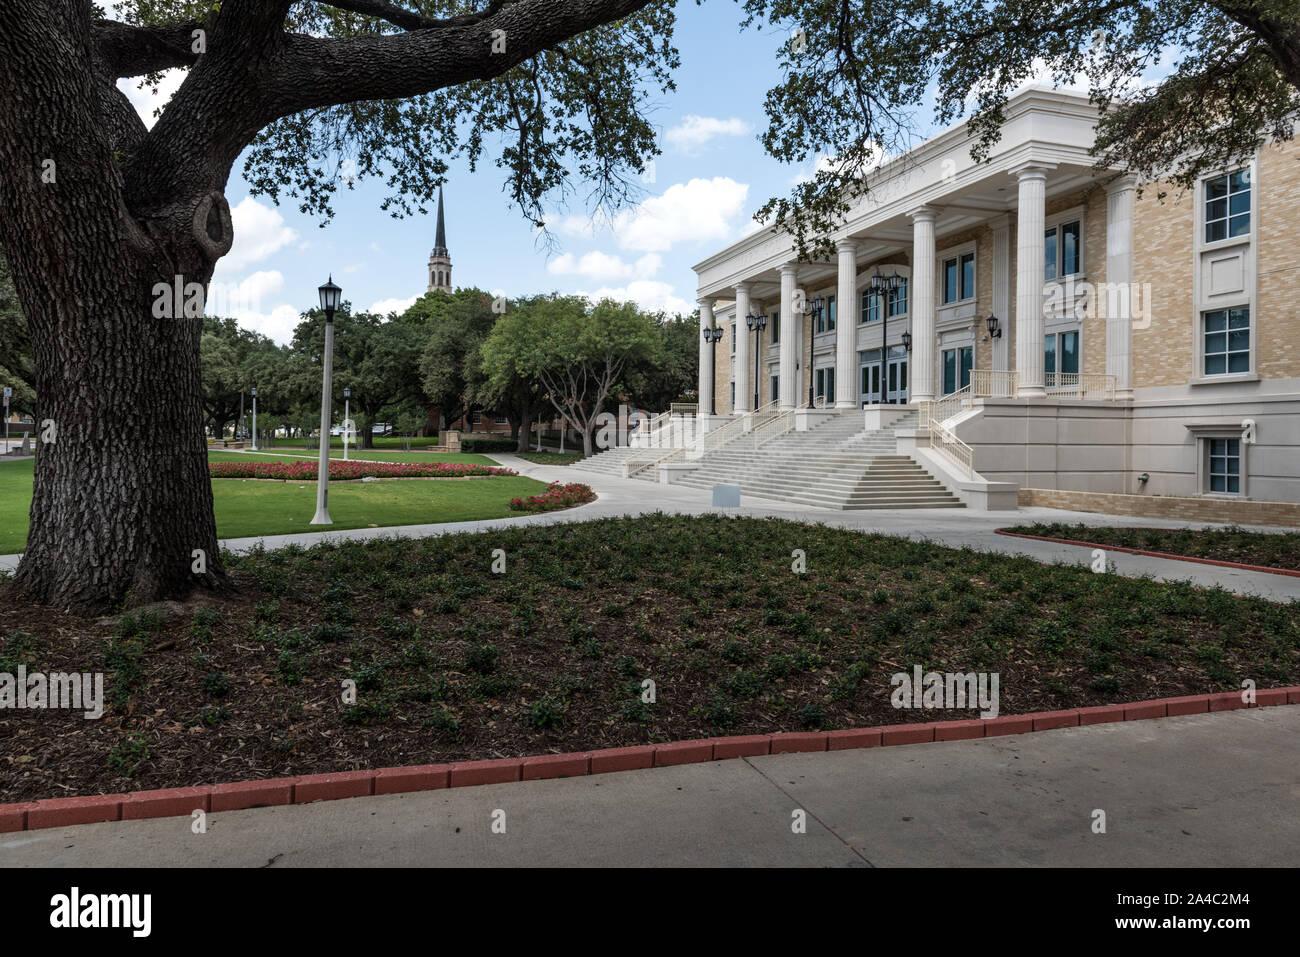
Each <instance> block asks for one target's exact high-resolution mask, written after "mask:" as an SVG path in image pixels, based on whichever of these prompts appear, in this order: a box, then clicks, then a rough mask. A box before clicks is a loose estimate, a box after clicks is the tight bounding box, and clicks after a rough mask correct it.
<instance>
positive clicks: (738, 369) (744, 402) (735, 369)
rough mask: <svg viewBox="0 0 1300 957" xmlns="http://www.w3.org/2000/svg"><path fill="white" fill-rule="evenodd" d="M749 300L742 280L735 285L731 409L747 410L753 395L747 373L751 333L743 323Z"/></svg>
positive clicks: (750, 364) (746, 286)
mask: <svg viewBox="0 0 1300 957" xmlns="http://www.w3.org/2000/svg"><path fill="white" fill-rule="evenodd" d="M751 311H752V310H751V308H750V302H749V283H747V282H742V283H737V285H736V314H735V323H736V360H735V363H734V364H733V366H732V373H733V377H734V381H735V383H736V403H735V408H734V410H733V411H736V412H749V411H752V410H751V409H750V407H749V406H750V400H751V399H752V398H753V395H754V388H753V386H751V385H750V382H749V375H750V372H751V371H752V370H751V369H750V367H751V366H752V365H753V364H754V363H753V360H752V359H751V358H750V357H749V343H750V340H751V339H752V338H753V335H754V334H753V333H752V332H750V331H749V326H748V325H746V324H745V317H746V316H748V315H749V314H750V312H751Z"/></svg>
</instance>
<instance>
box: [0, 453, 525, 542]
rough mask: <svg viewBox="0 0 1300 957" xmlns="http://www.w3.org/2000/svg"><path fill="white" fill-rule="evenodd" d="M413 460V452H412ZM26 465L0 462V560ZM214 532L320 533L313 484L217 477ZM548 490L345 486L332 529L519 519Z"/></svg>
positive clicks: (334, 500) (487, 485)
mask: <svg viewBox="0 0 1300 957" xmlns="http://www.w3.org/2000/svg"><path fill="white" fill-rule="evenodd" d="M411 454H412V455H414V453H411ZM210 455H211V458H212V459H213V460H224V461H248V460H249V459H250V458H251V459H264V460H265V461H271V458H270V457H269V456H248V455H242V454H241V453H238V452H213V453H210ZM394 455H397V456H400V455H402V453H387V454H386V455H385V457H386V458H390V459H391V460H393V461H430V460H443V461H450V462H473V463H478V464H487V465H494V464H496V463H494V462H493V461H492V460H491V459H489V458H486V457H485V456H482V455H444V456H424V457H422V458H420V459H410V458H406V457H404V456H403V457H402V458H392V457H393V456H394ZM32 462H33V460H32V459H26V460H19V461H12V462H0V555H8V554H12V553H14V552H20V551H22V549H23V547H24V545H25V544H26V541H27V524H28V523H27V515H28V511H29V510H30V508H31V502H32ZM212 488H213V500H214V508H215V510H216V516H217V534H218V535H219V536H220V537H222V538H246V537H250V536H254V535H284V534H288V533H291V532H306V531H320V530H321V529H320V528H318V527H315V526H312V525H310V524H309V523H310V522H311V518H312V515H313V514H314V513H315V510H316V485H315V483H314V482H311V483H305V484H301V485H299V484H295V483H291V482H258V481H244V480H240V479H217V480H216V481H215V482H214V483H213V487H212ZM545 488H546V485H545V483H543V482H538V481H535V480H533V479H527V478H522V477H518V476H515V477H508V478H482V479H468V480H460V479H429V480H410V481H402V482H344V483H335V484H333V485H332V486H331V487H330V496H329V509H330V518H332V519H333V520H334V524H333V525H332V526H330V527H331V528H366V527H368V526H379V527H384V526H390V525H424V524H431V523H434V522H467V521H474V520H477V519H484V518H503V517H505V516H507V515H517V514H518V513H517V512H511V511H509V510H508V509H507V508H506V504H507V503H508V502H509V501H510V499H512V498H523V497H526V496H528V495H537V494H539V493H540V492H542V491H543V490H545Z"/></svg>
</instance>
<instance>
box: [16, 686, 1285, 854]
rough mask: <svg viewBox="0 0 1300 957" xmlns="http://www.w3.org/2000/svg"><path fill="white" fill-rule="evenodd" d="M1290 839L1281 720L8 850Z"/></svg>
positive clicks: (470, 849) (1029, 850)
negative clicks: (1099, 814)
mask: <svg viewBox="0 0 1300 957" xmlns="http://www.w3.org/2000/svg"><path fill="white" fill-rule="evenodd" d="M1096 810H1102V811H1104V812H1105V814H1106V833H1104V834H1096V833H1093V830H1092V825H1093V820H1094V811H1096ZM796 811H803V812H805V813H806V816H807V817H806V820H807V830H806V833H803V834H797V833H794V832H793V830H792V827H791V823H792V820H793V817H792V815H793V814H794V813H795V812H796ZM494 812H504V815H505V825H506V829H505V833H504V834H500V833H494V832H493V830H492V823H493V814H494ZM499 817H500V815H498V819H499ZM1297 847H1300V707H1295V706H1285V707H1270V708H1252V709H1249V710H1239V711H1230V712H1219V713H1214V714H1204V715H1192V716H1187V717H1179V718H1163V719H1159V720H1150V721H1125V722H1121V723H1116V724H1103V725H1093V726H1089V727H1082V728H1065V729H1061V730H1057V731H1041V732H1035V733H1033V734H1025V735H1015V736H1010V737H1005V738H985V739H980V740H973V741H956V742H948V743H943V744H920V745H910V746H897V747H888V748H869V749H866V750H860V751H833V752H827V753H820V754H790V755H776V756H766V757H759V758H747V759H743V760H734V761H717V762H712V763H708V764H693V765H685V766H681V767H673V768H658V769H653V770H647V771H629V772H624V773H620V774H601V775H595V776H592V777H584V778H572V779H561V780H549V781H531V782H526V783H517V784H500V785H491V786H485V787H471V788H457V789H453V790H444V791H427V792H422V793H417V794H406V795H392V796H385V797H371V798H357V799H352V800H342V801H329V802H324V803H319V804H310V805H299V806H290V807H277V808H260V809H255V810H250V811H239V812H231V813H225V814H213V815H209V817H208V832H207V833H206V834H193V833H191V829H190V819H189V818H162V819H155V820H149V821H125V822H116V823H110V824H93V825H84V826H80V827H70V828H57V829H51V830H47V831H30V832H22V833H18V834H11V835H4V836H3V837H2V839H0V865H2V866H8V867H47V866H59V867H67V866H79V867H86V866H96V867H140V866H144V867H152V866H214V865H220V866H235V867H267V866H272V867H295V866H309V867H348V866H357V867H363V866H389V867H393V866H397V867H428V866H440V865H450V866H467V865H468V866H474V865H488V866H543V865H545V866H563V865H598V866H637V865H675V866H845V867H864V866H876V867H897V866H928V867H937V866H959V867H960V866H974V865H1003V866H1043V865H1054V866H1068V867H1096V866H1117V867H1133V866H1146V867H1186V866H1238V867H1269V866H1293V865H1294V864H1295V853H1296V848H1297Z"/></svg>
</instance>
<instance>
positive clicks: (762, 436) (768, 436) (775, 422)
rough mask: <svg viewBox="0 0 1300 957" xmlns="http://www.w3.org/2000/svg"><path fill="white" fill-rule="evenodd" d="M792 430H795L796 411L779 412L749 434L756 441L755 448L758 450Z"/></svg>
mask: <svg viewBox="0 0 1300 957" xmlns="http://www.w3.org/2000/svg"><path fill="white" fill-rule="evenodd" d="M792 428H794V409H786V411H784V412H778V413H777V414H776V415H774V416H772V418H770V419H768V420H767V421H766V422H764V423H763V424H761V425H756V426H754V428H753V430H752V431H751V432H750V433H749V434H750V436H752V437H753V439H754V448H756V449H757V448H759V447H760V446H762V445H763V444H765V443H767V442H770V441H771V440H772V439H774V438H776V437H777V436H778V435H785V434H786V433H787V432H789V431H790V430H791V429H792Z"/></svg>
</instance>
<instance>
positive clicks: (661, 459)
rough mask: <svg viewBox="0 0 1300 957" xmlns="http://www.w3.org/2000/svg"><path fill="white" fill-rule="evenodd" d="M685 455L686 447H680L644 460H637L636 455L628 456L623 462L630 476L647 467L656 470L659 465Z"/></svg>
mask: <svg viewBox="0 0 1300 957" xmlns="http://www.w3.org/2000/svg"><path fill="white" fill-rule="evenodd" d="M685 455H686V449H685V448H680V449H670V450H669V451H668V452H665V453H664V454H663V455H658V456H655V457H654V458H650V459H646V460H644V461H640V460H638V459H637V458H636V456H629V457H628V459H627V461H626V463H625V465H626V467H627V477H628V478H631V477H632V476H633V475H636V474H637V473H638V472H644V471H645V470H646V469H649V468H653V469H656V470H657V469H658V468H659V466H661V465H664V464H665V463H667V462H671V461H673V460H674V459H679V458H683V457H684V456H685Z"/></svg>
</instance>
